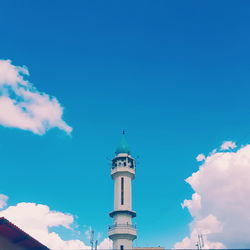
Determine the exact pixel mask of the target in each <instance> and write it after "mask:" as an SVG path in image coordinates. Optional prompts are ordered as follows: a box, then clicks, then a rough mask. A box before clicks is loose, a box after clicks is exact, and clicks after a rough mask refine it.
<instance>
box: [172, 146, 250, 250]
mask: <svg viewBox="0 0 250 250" xmlns="http://www.w3.org/2000/svg"><path fill="white" fill-rule="evenodd" d="M235 147H236V144H235V143H233V142H224V143H223V144H222V145H221V147H220V148H221V150H231V149H233V148H235ZM203 160H204V161H203V163H202V165H201V166H200V167H199V170H198V171H197V172H195V173H193V174H192V175H191V176H190V177H188V178H187V179H186V182H187V183H188V184H190V186H191V187H192V189H193V190H194V194H193V195H192V199H191V200H184V202H183V204H182V207H185V208H187V209H188V210H189V212H190V214H191V216H192V217H193V220H192V222H191V223H190V225H189V227H190V235H189V236H187V237H185V238H184V239H183V240H182V241H180V242H178V243H176V244H175V245H174V248H182V249H184V248H186V249H190V248H192V249H194V248H196V246H195V245H196V243H197V241H198V234H203V237H204V240H205V248H206V249H216V248H217V249H218V248H231V249H233V248H234V249H236V248H237V249H238V248H250V230H249V229H250V212H249V211H250V199H249V197H250V145H246V146H244V147H242V148H240V149H238V150H237V151H235V152H231V151H230V152H228V151H227V152H218V151H216V150H215V151H212V153H211V154H210V155H209V156H207V157H205V159H203Z"/></svg>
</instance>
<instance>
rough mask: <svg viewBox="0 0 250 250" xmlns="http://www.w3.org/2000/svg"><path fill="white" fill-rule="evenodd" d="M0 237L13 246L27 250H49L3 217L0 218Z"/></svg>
mask: <svg viewBox="0 0 250 250" xmlns="http://www.w3.org/2000/svg"><path fill="white" fill-rule="evenodd" d="M0 235H1V236H3V237H4V238H7V239H8V240H9V241H11V242H12V243H13V244H16V245H17V246H20V247H23V248H25V249H27V250H49V248H47V247H46V246H44V245H43V244H42V243H40V242H39V241H37V240H35V239H34V238H32V237H31V236H30V235H28V234H27V233H25V232H24V231H23V230H21V229H20V228H18V227H17V226H15V225H14V224H13V223H11V222H10V221H8V220H7V219H5V218H4V217H0Z"/></svg>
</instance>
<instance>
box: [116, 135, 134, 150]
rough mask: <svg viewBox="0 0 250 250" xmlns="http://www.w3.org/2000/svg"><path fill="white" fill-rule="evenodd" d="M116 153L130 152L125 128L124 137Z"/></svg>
mask: <svg viewBox="0 0 250 250" xmlns="http://www.w3.org/2000/svg"><path fill="white" fill-rule="evenodd" d="M115 153H116V154H130V148H129V145H128V143H127V140H126V138H125V131H124V130H123V132H122V137H121V140H120V143H119V144H118V146H117V148H116V151H115Z"/></svg>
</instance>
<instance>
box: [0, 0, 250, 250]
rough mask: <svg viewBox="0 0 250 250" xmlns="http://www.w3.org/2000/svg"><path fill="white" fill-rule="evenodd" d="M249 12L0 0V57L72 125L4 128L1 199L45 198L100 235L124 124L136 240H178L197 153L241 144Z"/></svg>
mask: <svg viewBox="0 0 250 250" xmlns="http://www.w3.org/2000/svg"><path fill="white" fill-rule="evenodd" d="M249 10H250V4H249V2H248V1H209V2H201V1H172V2H170V1H157V2H155V1H126V2H121V1H71V2H70V1H31V0H30V1H8V2H7V1H3V2H2V3H1V8H0V26H1V39H0V57H1V59H10V60H12V62H13V64H14V65H21V66H22V65H26V66H27V67H28V68H29V71H30V76H29V77H28V80H29V81H30V82H32V83H33V84H34V85H35V87H36V88H37V89H39V91H42V92H45V93H48V94H50V95H52V96H55V97H56V98H57V99H58V100H59V102H60V103H61V105H62V106H63V107H64V114H63V118H64V120H65V121H66V122H67V123H68V124H69V125H70V126H72V127H73V132H72V135H71V136H68V135H67V134H66V133H65V132H63V131H61V130H58V129H51V130H49V131H48V132H47V133H46V134H45V135H42V136H40V135H36V134H33V133H31V132H29V131H23V130H20V129H15V128H6V127H3V126H2V127H0V135H1V141H0V149H1V166H2V167H1V176H2V178H1V183H0V190H1V191H0V192H1V193H4V194H6V195H8V196H9V197H10V199H9V205H14V204H16V203H19V202H22V201H25V202H35V203H41V204H46V205H48V206H49V207H50V208H51V209H53V210H57V211H62V212H67V213H70V214H73V215H77V216H78V218H77V220H76V221H77V224H78V225H79V226H80V229H81V230H82V231H84V230H85V229H86V228H87V227H88V226H92V227H93V228H94V229H95V230H96V231H98V232H101V233H103V235H102V238H105V237H106V236H107V235H106V233H107V226H108V224H111V218H109V216H108V212H109V211H111V210H112V205H113V182H112V180H111V178H110V169H109V168H110V165H109V159H111V158H112V157H113V156H114V151H115V147H116V145H117V143H118V141H119V139H120V135H121V131H122V129H125V130H126V134H127V140H128V142H129V144H130V146H131V148H132V154H133V155H134V156H135V157H137V158H138V165H137V176H136V180H135V181H134V183H133V184H134V190H133V191H134V193H133V196H134V197H133V198H134V203H133V207H134V209H135V210H136V211H137V214H138V217H137V218H136V223H137V225H138V228H139V229H138V230H139V233H138V239H137V241H136V242H135V244H136V245H139V246H156V245H157V246H158V245H163V246H165V247H171V246H172V245H173V244H174V243H175V242H177V241H180V240H181V239H182V238H183V237H185V235H187V234H188V223H190V222H191V220H192V218H191V216H190V214H189V212H188V210H187V209H182V207H181V203H182V202H183V200H184V199H190V198H191V195H192V193H193V191H192V189H191V187H190V186H189V185H188V184H187V183H185V181H184V179H185V178H187V177H189V176H190V175H191V174H192V173H193V172H195V171H197V170H198V166H199V164H198V163H197V162H196V160H195V157H196V156H197V155H198V154H199V153H208V152H210V151H211V149H213V148H215V147H217V146H219V145H220V144H221V142H222V141H224V140H233V141H239V140H240V142H241V143H242V144H247V143H248V140H249V137H246V135H248V134H249V123H250V116H249V105H248V104H249V93H250V92H249V91H250V87H249V80H250V75H249V56H250V50H249V42H250V34H249V21H250V15H249ZM61 230H62V232H61V233H62V234H63V237H64V238H65V239H69V238H70V237H71V235H69V233H67V232H64V231H63V229H61ZM82 237H83V236H82ZM82 239H83V238H82Z"/></svg>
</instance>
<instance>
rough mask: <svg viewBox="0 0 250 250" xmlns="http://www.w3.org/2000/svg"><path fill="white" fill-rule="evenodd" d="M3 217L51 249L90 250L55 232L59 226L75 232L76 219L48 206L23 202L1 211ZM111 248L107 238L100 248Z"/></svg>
mask: <svg viewBox="0 0 250 250" xmlns="http://www.w3.org/2000/svg"><path fill="white" fill-rule="evenodd" d="M1 197H6V198H4V200H5V205H6V200H7V196H5V195H0V201H1ZM0 204H1V202H0ZM2 216H3V217H5V218H6V219H8V220H10V221H11V222H12V223H14V224H15V225H17V226H18V227H20V228H21V229H22V230H24V231H25V232H26V233H28V234H30V235H31V236H32V237H34V238H35V239H37V240H38V241H40V242H41V243H43V244H44V245H46V246H47V247H49V248H50V249H67V250H70V249H72V250H73V249H90V246H87V245H86V244H85V243H84V242H83V241H81V240H79V239H72V240H63V239H62V238H61V237H60V235H59V234H57V233H55V232H53V228H54V227H59V226H61V227H64V228H66V229H69V230H71V232H72V231H73V229H72V226H71V225H72V224H74V217H73V216H72V215H70V214H65V213H62V212H58V211H53V210H51V209H50V208H49V207H48V206H46V205H41V204H36V203H27V202H21V203H18V204H17V205H16V206H9V207H7V208H6V209H4V210H0V217H2ZM110 246H111V244H110V240H109V239H107V238H106V239H104V240H103V241H102V242H101V243H100V245H99V248H100V249H110Z"/></svg>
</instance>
